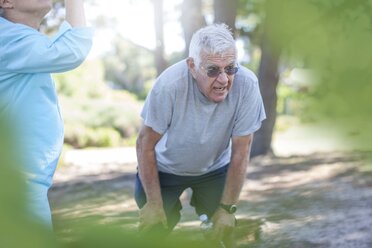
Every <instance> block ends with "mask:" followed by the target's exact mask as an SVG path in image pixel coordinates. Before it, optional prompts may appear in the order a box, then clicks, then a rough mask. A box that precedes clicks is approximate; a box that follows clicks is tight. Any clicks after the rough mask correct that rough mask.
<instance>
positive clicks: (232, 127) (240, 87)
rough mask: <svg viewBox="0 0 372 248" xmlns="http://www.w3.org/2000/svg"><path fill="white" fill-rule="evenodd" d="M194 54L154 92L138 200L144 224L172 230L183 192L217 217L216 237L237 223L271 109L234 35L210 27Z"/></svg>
mask: <svg viewBox="0 0 372 248" xmlns="http://www.w3.org/2000/svg"><path fill="white" fill-rule="evenodd" d="M189 51H190V53H189V57H188V58H187V59H186V60H182V61H180V62H178V63H176V64H174V65H173V66H171V67H169V68H168V69H167V70H165V71H164V72H163V73H162V74H161V75H160V76H159V77H158V79H157V80H156V82H155V84H154V86H153V89H152V90H151V92H150V93H149V95H148V97H147V99H146V102H145V105H144V108H143V110H142V113H141V116H142V118H143V120H144V125H143V127H142V128H141V130H140V133H139V137H138V139H137V157H138V175H137V180H136V185H135V199H136V202H137V204H138V206H139V208H140V229H141V230H143V231H148V230H150V229H153V228H154V227H155V228H157V227H159V225H161V226H162V227H164V228H165V229H166V230H167V231H168V232H169V231H171V230H172V229H173V227H174V226H175V225H176V224H177V222H178V221H179V220H180V210H181V208H182V206H181V203H180V200H179V197H180V195H181V193H182V192H183V191H184V190H185V189H187V188H191V189H192V198H191V205H192V206H194V207H195V210H196V213H197V214H198V215H202V214H206V215H207V216H208V217H209V218H211V219H212V220H213V224H214V234H215V236H219V235H221V234H222V233H223V232H224V231H225V230H226V229H229V228H231V227H234V226H235V216H234V213H235V211H236V209H237V206H236V204H237V203H238V199H239V194H240V191H241V189H242V186H243V183H244V180H245V174H246V168H247V165H248V160H249V153H250V147H251V143H252V138H253V133H254V132H255V131H256V130H257V129H259V128H260V126H261V122H262V120H264V119H265V112H264V107H263V103H262V98H261V95H260V91H259V86H258V82H257V78H256V76H255V75H254V74H253V73H252V72H251V71H250V70H248V69H246V68H244V67H243V66H239V65H238V63H237V51H236V46H235V41H234V39H233V37H232V35H231V32H230V31H229V29H228V28H227V26H226V25H224V24H217V25H210V26H207V27H204V28H202V29H200V30H198V31H197V32H196V33H195V34H194V35H193V37H192V40H191V43H190V49H189Z"/></svg>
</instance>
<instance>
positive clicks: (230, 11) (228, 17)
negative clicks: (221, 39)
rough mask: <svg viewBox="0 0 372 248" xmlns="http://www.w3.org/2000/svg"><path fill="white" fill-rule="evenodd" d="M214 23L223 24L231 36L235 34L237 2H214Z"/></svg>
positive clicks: (221, 0)
mask: <svg viewBox="0 0 372 248" xmlns="http://www.w3.org/2000/svg"><path fill="white" fill-rule="evenodd" d="M213 9H214V23H225V24H226V25H228V26H229V27H230V28H231V30H232V32H233V34H234V33H235V19H236V13H237V0H230V1H225V0H214V3H213Z"/></svg>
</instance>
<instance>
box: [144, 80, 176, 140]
mask: <svg viewBox="0 0 372 248" xmlns="http://www.w3.org/2000/svg"><path fill="white" fill-rule="evenodd" d="M174 96H175V94H173V89H172V88H170V87H165V85H164V84H163V82H161V79H158V80H157V82H156V83H155V85H154V87H153V88H152V90H151V91H150V93H149V95H148V96H147V98H146V101H145V104H144V107H143V109H142V112H141V117H142V118H143V120H144V124H145V125H146V126H148V127H151V128H152V129H153V130H154V131H156V132H157V133H159V134H164V133H165V131H166V130H167V129H168V128H169V126H170V124H171V120H172V115H173V106H174V102H175V99H174Z"/></svg>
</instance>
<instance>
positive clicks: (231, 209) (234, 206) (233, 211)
mask: <svg viewBox="0 0 372 248" xmlns="http://www.w3.org/2000/svg"><path fill="white" fill-rule="evenodd" d="M236 209H237V207H236V205H231V206H230V209H229V213H231V214H233V213H235V212H236Z"/></svg>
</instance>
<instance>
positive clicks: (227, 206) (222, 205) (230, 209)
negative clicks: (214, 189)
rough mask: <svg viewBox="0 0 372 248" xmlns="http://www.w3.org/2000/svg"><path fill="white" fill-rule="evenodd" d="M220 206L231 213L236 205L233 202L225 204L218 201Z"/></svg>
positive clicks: (234, 210) (235, 208)
mask: <svg viewBox="0 0 372 248" xmlns="http://www.w3.org/2000/svg"><path fill="white" fill-rule="evenodd" d="M220 207H221V208H222V209H224V210H225V211H226V212H228V213H229V214H233V213H235V212H236V210H237V206H236V205H235V204H231V205H227V204H222V203H220Z"/></svg>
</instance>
